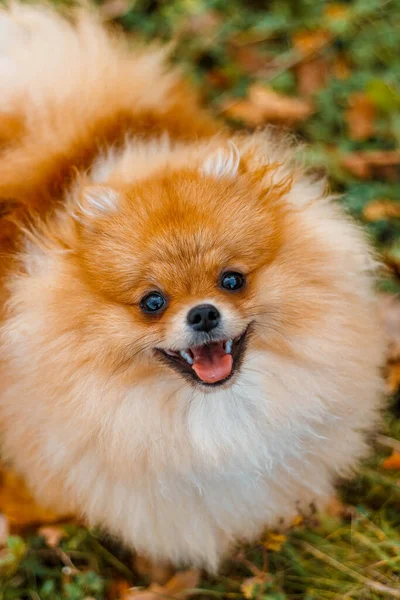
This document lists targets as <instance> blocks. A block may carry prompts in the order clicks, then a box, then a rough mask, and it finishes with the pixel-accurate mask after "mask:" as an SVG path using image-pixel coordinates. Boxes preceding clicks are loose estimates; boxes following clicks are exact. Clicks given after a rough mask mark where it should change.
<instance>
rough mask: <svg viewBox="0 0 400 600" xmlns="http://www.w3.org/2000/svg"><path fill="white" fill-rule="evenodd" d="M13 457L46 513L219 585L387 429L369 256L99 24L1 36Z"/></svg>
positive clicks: (283, 160)
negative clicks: (260, 540)
mask: <svg viewBox="0 0 400 600" xmlns="http://www.w3.org/2000/svg"><path fill="white" fill-rule="evenodd" d="M0 82H1V83H0V86H1V95H0V107H1V109H0V110H1V113H0V144H1V145H0V152H1V162H0V165H1V166H0V172H1V176H0V198H1V204H0V207H1V214H2V219H1V222H0V233H1V347H0V354H1V363H0V422H1V437H2V455H3V456H4V457H5V458H6V460H9V461H12V463H13V464H14V466H15V468H16V469H17V470H18V471H19V472H20V473H21V474H22V475H23V476H24V477H25V478H26V480H27V482H28V484H29V485H30V487H31V489H32V490H33V492H34V494H35V496H36V497H37V498H38V499H39V501H40V502H41V503H43V504H45V505H48V506H50V507H52V508H53V509H56V510H57V511H59V512H62V513H71V512H72V513H76V514H78V515H80V516H82V517H83V518H84V519H85V520H86V521H87V522H88V523H89V524H96V525H100V526H101V527H103V528H104V529H105V530H107V531H108V532H109V533H110V534H111V535H114V536H117V537H118V538H119V539H120V540H121V541H122V542H124V543H125V544H127V545H129V546H130V547H134V548H136V549H137V550H138V551H140V552H141V553H143V554H145V555H147V556H148V557H150V558H151V559H153V560H169V561H172V562H173V563H175V564H177V565H178V564H182V563H186V564H187V563H189V564H192V565H198V566H204V567H206V568H208V569H215V568H216V567H217V566H218V564H219V561H220V560H221V558H222V557H223V556H224V555H225V554H226V553H227V552H228V551H229V548H230V547H231V545H232V544H233V543H234V542H235V541H238V540H251V539H253V538H255V537H256V536H257V535H259V534H260V532H261V531H262V529H263V527H265V526H268V527H274V526H278V525H279V524H282V523H290V522H291V519H293V518H294V517H295V516H296V514H297V513H298V511H307V510H308V509H309V507H310V505H315V506H317V507H323V505H324V503H326V502H327V501H328V499H330V497H331V495H332V490H333V486H334V484H335V481H336V480H337V478H338V477H342V476H349V475H350V474H351V473H352V470H353V468H354V466H355V465H357V463H358V461H359V460H360V458H362V457H363V456H364V455H365V453H366V452H367V451H368V444H367V441H366V438H367V436H366V434H367V433H368V432H370V431H371V430H373V429H374V427H376V424H377V423H378V422H379V412H380V410H379V409H380V407H381V405H382V380H381V375H380V367H381V365H382V360H383V355H384V341H383V336H382V334H381V331H380V327H379V326H378V320H377V316H376V298H375V294H374V268H375V261H374V258H373V255H372V254H371V252H370V250H369V248H368V244H367V243H366V241H365V240H364V237H363V234H362V233H361V231H360V230H359V229H358V227H357V226H356V225H355V224H354V223H352V222H351V220H350V219H349V218H348V217H347V216H345V215H344V214H343V212H342V210H341V209H340V207H339V206H338V204H337V203H335V200H334V199H333V198H332V197H331V196H330V195H329V193H328V191H327V188H326V183H325V181H321V180H317V179H315V177H312V176H311V175H309V174H308V173H307V172H305V169H304V168H303V166H302V165H301V164H298V163H296V160H295V150H293V149H292V148H291V147H290V144H287V143H286V142H285V141H282V140H279V139H276V138H275V137H274V135H273V134H271V133H270V132H268V131H267V132H261V133H255V134H248V135H246V134H243V135H237V134H235V135H233V134H231V133H230V132H229V131H227V130H226V129H225V128H224V127H222V126H221V125H220V124H219V123H218V122H216V121H215V120H214V119H213V118H211V116H209V115H207V113H205V112H203V110H202V109H201V108H200V107H199V105H198V103H197V100H196V98H195V96H194V94H193V93H192V92H191V91H190V89H188V88H187V87H186V86H185V84H184V83H183V82H182V80H181V78H180V75H179V73H178V72H177V71H176V70H174V69H171V68H169V67H168V66H167V61H166V60H165V51H164V50H162V49H160V48H158V47H157V48H150V49H149V48H147V49H139V50H138V49H136V50H133V49H132V48H131V47H130V46H129V44H127V43H126V41H125V40H124V39H122V37H121V36H120V35H118V34H116V33H115V32H114V33H113V32H107V31H106V30H105V28H104V27H103V26H102V25H101V24H100V23H99V22H98V21H97V20H96V17H95V16H93V15H91V14H90V13H89V12H88V11H80V10H79V11H78V12H76V13H75V14H73V15H72V16H71V15H70V16H69V17H66V18H64V17H62V16H60V15H58V14H56V13H55V12H53V11H52V10H51V9H48V8H45V7H40V6H32V5H30V6H24V5H19V4H13V5H12V6H11V7H9V8H6V9H3V10H2V12H1V17H0Z"/></svg>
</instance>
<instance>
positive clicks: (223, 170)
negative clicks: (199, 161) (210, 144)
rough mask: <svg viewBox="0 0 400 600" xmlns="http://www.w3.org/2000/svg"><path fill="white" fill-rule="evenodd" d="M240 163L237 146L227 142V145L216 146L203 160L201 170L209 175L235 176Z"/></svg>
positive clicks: (217, 176) (218, 176)
mask: <svg viewBox="0 0 400 600" xmlns="http://www.w3.org/2000/svg"><path fill="white" fill-rule="evenodd" d="M239 165H240V152H239V150H238V148H237V146H236V145H235V144H234V143H233V142H232V141H229V142H228V146H226V147H222V148H218V149H217V150H216V151H214V152H213V153H212V154H211V155H210V156H209V157H208V158H206V160H205V161H204V163H203V165H202V167H201V172H202V173H203V175H208V176H209V177H216V178H220V177H231V178H233V177H235V176H236V175H237V173H238V170H239Z"/></svg>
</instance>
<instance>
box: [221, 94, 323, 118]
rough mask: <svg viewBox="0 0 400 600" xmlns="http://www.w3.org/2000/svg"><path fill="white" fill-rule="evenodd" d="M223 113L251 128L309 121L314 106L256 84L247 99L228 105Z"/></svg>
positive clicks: (300, 99) (307, 101)
mask: <svg viewBox="0 0 400 600" xmlns="http://www.w3.org/2000/svg"><path fill="white" fill-rule="evenodd" d="M223 111H224V113H225V115H226V116H227V117H230V118H231V119H235V120H240V121H243V122H244V123H245V124H246V125H250V126H257V125H261V124H263V123H280V124H286V125H289V124H294V123H297V122H299V121H304V120H305V119H307V118H308V117H309V116H310V115H311V114H312V112H313V106H312V104H311V102H310V101H309V100H305V99H302V98H293V97H291V96H286V95H284V94H278V93H277V92H275V91H274V90H272V89H271V88H268V87H264V86H262V85H259V84H254V85H252V86H250V88H249V93H248V98H247V99H245V100H240V101H238V102H233V103H232V102H231V103H230V104H226V105H225V107H223Z"/></svg>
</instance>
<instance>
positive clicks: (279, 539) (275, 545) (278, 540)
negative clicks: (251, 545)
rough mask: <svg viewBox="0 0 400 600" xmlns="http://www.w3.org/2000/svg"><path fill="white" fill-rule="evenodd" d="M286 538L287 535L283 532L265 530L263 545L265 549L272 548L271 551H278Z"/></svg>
mask: <svg viewBox="0 0 400 600" xmlns="http://www.w3.org/2000/svg"><path fill="white" fill-rule="evenodd" d="M286 540H287V537H286V535H283V533H272V532H267V534H266V537H265V539H264V546H265V548H266V549H267V550H272V552H280V551H281V549H282V546H283V544H284V543H285V542H286Z"/></svg>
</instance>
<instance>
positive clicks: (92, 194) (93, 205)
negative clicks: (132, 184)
mask: <svg viewBox="0 0 400 600" xmlns="http://www.w3.org/2000/svg"><path fill="white" fill-rule="evenodd" d="M77 204H78V210H79V212H80V213H81V214H82V215H83V216H85V217H90V218H95V217H99V216H105V215H106V214H109V213H112V212H115V211H116V209H117V207H118V193H117V192H116V191H115V190H113V189H111V188H109V187H106V186H103V185H91V186H88V187H85V188H83V190H82V191H81V194H80V198H79V200H77Z"/></svg>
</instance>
